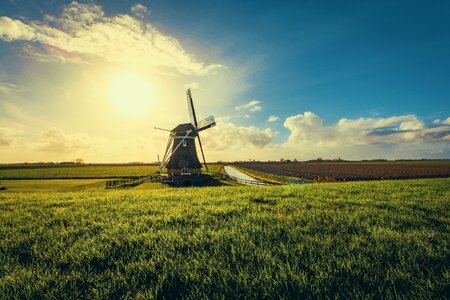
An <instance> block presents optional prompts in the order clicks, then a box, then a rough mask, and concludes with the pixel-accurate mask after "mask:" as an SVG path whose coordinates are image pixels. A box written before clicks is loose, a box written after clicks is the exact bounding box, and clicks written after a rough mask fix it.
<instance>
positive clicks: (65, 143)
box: [36, 128, 90, 153]
mask: <svg viewBox="0 0 450 300" xmlns="http://www.w3.org/2000/svg"><path fill="white" fill-rule="evenodd" d="M89 147H90V141H89V138H88V137H86V136H83V135H69V134H65V133H64V132H63V131H61V130H59V129H57V128H51V129H49V130H47V131H45V132H43V133H42V134H41V138H40V141H39V142H38V145H37V147H36V150H37V151H42V152H49V153H70V152H74V151H77V150H79V149H85V148H89Z"/></svg>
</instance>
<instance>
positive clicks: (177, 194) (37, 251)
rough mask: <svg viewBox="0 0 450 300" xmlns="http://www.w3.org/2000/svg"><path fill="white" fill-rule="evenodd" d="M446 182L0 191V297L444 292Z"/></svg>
mask: <svg viewBox="0 0 450 300" xmlns="http://www.w3.org/2000/svg"><path fill="white" fill-rule="evenodd" d="M449 242H450V179H431V180H407V181H383V182H353V183H339V184H311V185H301V186H298V185H296V186H294V185H292V186H272V187H262V188H261V187H218V188H188V189H166V190H153V191H145V190H143V191H136V190H133V191H102V192H99V191H85V192H67V193H45V192H41V193H9V194H8V193H0V295H2V298H14V297H17V298H82V297H89V298H105V297H111V298H119V297H126V298H155V297H156V298H164V297H165V298H174V297H181V296H183V297H187V298H201V297H202V296H208V297H214V296H216V297H217V298H224V297H226V298H244V297H245V298H261V297H269V298H280V297H285V298H286V297H289V298H294V297H295V298H302V297H306V298H309V297H314V298H323V297H326V296H329V297H333V298H334V297H340V298H355V297H357V298H361V297H369V298H370V297H375V298H384V297H387V298H394V297H395V298H405V299H411V298H416V299H417V298H446V297H448V296H449V295H448V291H449V289H450V286H449V282H450V270H449V261H450V248H449Z"/></svg>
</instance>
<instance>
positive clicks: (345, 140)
mask: <svg viewBox="0 0 450 300" xmlns="http://www.w3.org/2000/svg"><path fill="white" fill-rule="evenodd" d="M284 127H286V128H287V129H289V130H290V135H289V138H288V143H289V144H300V145H301V144H305V145H311V146H314V147H325V148H336V147H340V146H349V145H355V146H356V145H371V144H402V143H440V142H448V141H450V126H449V125H447V124H444V123H442V124H440V125H438V126H427V125H425V123H424V122H423V121H421V120H419V119H418V118H417V116H415V115H401V116H393V117H389V118H359V119H354V120H352V119H346V118H343V119H340V120H339V121H338V122H337V123H336V124H332V125H325V124H324V121H323V119H322V118H321V117H319V116H318V115H316V114H314V113H312V112H305V113H303V114H298V115H295V116H291V117H288V118H287V119H286V120H285V122H284Z"/></svg>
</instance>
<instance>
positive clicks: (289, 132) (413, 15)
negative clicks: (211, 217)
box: [0, 0, 450, 161]
mask: <svg viewBox="0 0 450 300" xmlns="http://www.w3.org/2000/svg"><path fill="white" fill-rule="evenodd" d="M383 2H384V3H383ZM70 5H73V3H72V4H71V2H70V1H21V0H15V1H3V2H2V4H1V5H0V16H5V17H8V18H9V19H10V20H20V22H22V24H25V26H27V25H29V26H31V27H33V26H34V28H35V30H36V31H39V30H42V28H38V29H36V28H37V27H36V26H38V25H33V22H41V23H45V22H47V23H46V24H47V25H49V24H50V23H48V21H46V16H52V17H55V18H56V17H58V16H60V17H61V18H62V12H63V11H64V9H65V8H67V7H69V6H70ZM83 5H95V6H96V7H99V8H101V11H102V13H103V14H104V16H105V17H112V16H117V15H129V16H133V18H137V19H139V20H140V22H143V24H151V26H153V27H154V28H157V30H158V31H159V32H160V33H161V34H162V35H164V36H166V37H170V38H172V39H176V40H177V42H178V43H179V44H180V45H181V47H182V49H183V51H185V52H186V53H187V54H188V55H189V56H190V57H194V58H195V61H196V62H199V63H202V64H204V66H205V67H204V70H203V71H201V70H200V69H195V70H194V69H192V68H191V69H189V70H188V71H186V70H187V69H186V70H185V71H182V72H181V73H183V74H182V75H180V74H178V75H177V76H178V78H182V80H181V79H180V80H179V82H177V83H178V84H180V85H181V86H182V87H181V86H180V92H178V93H181V96H180V98H182V96H183V88H184V87H185V86H188V85H189V84H193V83H195V85H196V86H199V88H198V89H197V90H194V97H195V95H196V94H197V95H198V96H199V97H200V99H202V100H199V102H200V104H202V105H203V107H205V109H206V110H208V112H210V113H214V114H215V115H216V116H218V117H220V118H222V119H223V122H222V127H220V126H219V125H220V124H219V125H218V128H216V129H214V130H216V134H213V133H207V134H206V136H205V139H206V140H207V142H206V144H207V145H208V142H209V145H210V148H211V149H213V150H211V152H212V156H213V158H214V159H222V158H224V159H227V158H229V159H246V158H248V156H250V155H255V154H254V153H255V151H256V152H257V153H258V155H256V156H259V157H258V158H259V159H263V158H264V157H267V159H274V158H277V157H279V156H282V155H285V156H287V157H299V158H312V157H311V156H312V155H315V154H318V155H321V156H328V157H330V156H335V157H337V156H341V157H344V158H350V159H360V158H376V157H387V158H403V157H411V158H420V157H438V158H445V157H447V158H448V157H449V154H450V149H449V140H450V138H449V133H450V131H449V130H448V128H447V126H448V125H450V119H447V118H448V117H450V104H449V103H450V96H449V95H450V84H449V83H450V72H449V70H450V54H449V53H450V34H449V32H450V4H449V3H448V2H447V1H432V2H430V3H425V2H419V1H378V2H375V1H339V2H337V1H290V2H286V3H283V4H279V3H275V2H273V1H259V2H258V3H257V4H255V3H254V2H253V1H214V2H212V1H167V0H164V1H163V0H152V1H125V0H123V1H95V2H93V1H89V2H86V1H79V2H78V3H77V8H79V7H80V6H83ZM136 5H139V7H141V8H142V7H143V8H145V9H144V10H142V11H141V14H140V15H138V14H137V12H136V11H137V10H132V9H131V8H132V7H137V6H136ZM90 7H91V8H92V6H90ZM103 21H104V20H103ZM98 22H102V20H100V19H99V21H98ZM5 24H10V23H5ZM5 24H4V25H5ZM58 24H59V23H58ZM61 24H62V23H61ZM0 25H1V23H0ZM66 25H67V24H66ZM91 25H92V24H91ZM5 26H6V25H5ZM39 26H41V27H42V26H43V25H42V24H40V25H39ZM49 26H54V28H58V29H60V30H63V29H64V28H63V29H61V28H62V27H61V26H63V25H60V24H59V25H54V24H50V25H49ZM55 26H56V27H55ZM58 26H60V27H58ZM0 30H1V26H0ZM5 30H6V29H5ZM9 30H11V29H9ZM64 30H65V29H64ZM5 32H6V31H5ZM39 32H40V36H44V37H43V38H42V41H43V42H44V44H45V45H47V44H48V45H50V46H49V49H53V50H52V53H51V55H53V56H55V52H56V53H57V54H58V53H59V54H58V55H63V56H64V55H69V54H68V53H70V55H72V56H73V55H77V53H78V54H80V56H82V58H81V59H82V60H84V59H86V57H88V59H90V60H89V61H90V63H91V64H92V56H93V55H94V54H95V53H94V54H93V53H92V52H89V53H82V51H81V50H79V49H81V48H80V47H78V48H77V47H74V46H73V45H72V46H70V47H69V46H68V47H64V46H61V43H60V41H55V40H54V39H53V40H52V37H49V38H48V39H46V38H45V34H43V33H42V32H43V31H39ZM0 33H1V31H0ZM9 34H10V36H9V38H8V37H7V36H6V35H4V38H3V41H2V40H0V63H1V64H2V66H3V67H2V77H3V81H4V82H5V83H13V84H15V85H17V86H19V87H20V88H21V89H23V91H22V92H21V95H19V96H20V98H22V101H23V103H25V102H26V99H25V100H24V99H23V98H26V97H25V96H24V95H28V97H31V95H33V96H35V97H36V100H35V101H42V104H43V105H45V107H48V109H49V110H52V109H53V107H54V106H55V105H54V103H53V102H51V101H50V100H49V99H50V98H52V97H55V99H56V98H57V95H56V94H55V95H53V94H52V95H48V93H49V92H48V91H47V90H48V88H49V86H51V84H49V82H45V80H44V79H40V80H39V82H40V83H37V82H38V80H32V79H30V77H33V76H36V73H37V71H36V70H40V71H39V72H41V73H42V72H44V73H47V72H48V73H49V74H48V76H49V77H48V78H52V76H55V77H56V78H57V79H55V80H54V81H53V82H56V81H58V82H59V83H60V84H61V85H64V79H66V80H67V81H69V80H70V82H72V83H74V82H76V81H77V80H79V78H80V77H79V73H80V72H83V70H81V69H83V68H85V67H83V66H82V65H83V64H79V63H78V62H73V61H69V62H68V60H67V57H66V60H65V61H64V63H61V62H46V64H45V65H42V63H36V62H34V61H33V60H32V58H30V55H24V51H23V49H24V47H25V48H26V47H28V48H26V49H28V50H26V51H25V52H26V53H27V54H29V53H30V51H31V52H33V51H34V52H37V51H38V50H36V49H35V48H32V47H34V46H32V45H27V44H30V43H31V44H32V43H36V42H35V40H36V35H34V36H33V37H30V38H28V37H27V38H24V37H17V36H15V37H14V38H11V33H9ZM49 41H50V42H49ZM114 42H115V43H117V45H120V43H121V41H120V40H117V41H114ZM52 43H53V44H52ZM55 49H56V50H55ZM61 49H62V50H64V52H62V51H60V50H61ZM83 49H84V48H83ZM77 51H78V52H77ZM80 51H81V52H80ZM61 53H63V54H61ZM35 54H36V53H35ZM149 55H150V54H149ZM39 57H41V56H39ZM146 59H147V58H146ZM98 61H100V58H99V59H98V60H96V63H97V62H98ZM98 63H99V64H100V62H98ZM127 63H128V61H127ZM77 64H78V65H77ZM104 65H105V64H103V63H102V67H104ZM119 65H120V66H121V67H123V66H124V63H123V62H122V61H119V62H118V61H117V60H116V61H114V62H112V63H111V62H109V63H108V66H106V67H105V68H108V70H109V69H114V70H115V71H114V72H116V73H120V71H118V70H119V69H120V68H118V67H117V66H119ZM213 65H217V66H218V65H220V66H222V67H221V68H218V69H217V71H214V73H213V72H211V73H208V74H206V71H205V70H206V68H207V66H213ZM166 67H167V64H165V65H164V70H166ZM133 68H135V66H134V65H133ZM152 68H155V69H156V68H159V70H158V72H160V69H161V66H156V67H155V66H152ZM97 69H98V68H97ZM123 69H124V70H127V71H128V70H130V69H132V67H130V66H129V65H127V66H126V67H123ZM133 70H134V69H133ZM139 72H141V74H149V73H146V72H151V71H150V70H144V71H142V70H140V71H139ZM152 74H153V73H152ZM200 74H201V75H200ZM143 76H147V77H146V78H150V77H151V75H143ZM152 76H153V75H152ZM183 76H184V77H183ZM99 77H101V76H100V75H99ZM151 78H156V77H151ZM105 80H106V79H105ZM158 80H159V81H158V82H163V81H164V80H165V79H164V80H163V79H161V78H158ZM166 81H167V80H166ZM153 82H154V81H153ZM167 82H168V81H167ZM182 82H184V83H185V84H184V85H182ZM160 85H164V83H160ZM167 85H169V83H167ZM170 85H172V82H171V83H170ZM161 90H162V89H161ZM44 91H45V92H44ZM16 92H17V91H16ZM69 93H70V92H69ZM86 93H87V92H86ZM16 94H17V93H16ZM44 94H46V96H44ZM50 94H51V93H50ZM159 95H162V96H164V97H162V98H165V96H168V94H164V93H163V92H160V94H159ZM1 96H2V95H1V94H0V97H1ZM19 96H17V97H19ZM3 97H4V98H3V102H4V103H6V101H10V100H7V99H11V97H12V96H11V93H10V94H8V95H5V93H4V95H3ZM86 97H92V95H91V94H90V95H86ZM38 98H42V99H43V100H39V99H38ZM44 98H45V99H44ZM216 99H218V100H217V101H216ZM1 101H2V98H0V103H1ZM171 101H172V100H171ZM252 101H253V102H252ZM155 102H156V103H158V99H156V100H155ZM17 103H18V102H17V101H16V106H17V107H18V108H19V109H20V108H22V107H21V105H23V106H24V107H25V106H26V105H25V104H17ZM175 103H176V102H175ZM181 103H183V102H182V101H181ZM251 103H253V105H249V106H245V105H246V104H251ZM9 104H11V103H8V105H9ZM183 105H184V103H183ZM255 107H256V109H255ZM54 109H55V110H54V111H55V112H57V111H58V110H57V108H54ZM208 112H205V114H207V113H208ZM307 112H311V113H312V114H306V113H307ZM27 113H30V111H27ZM60 113H62V111H61V112H60ZM177 114H178V112H177ZM179 114H180V116H182V112H181V111H180V112H179ZM270 116H273V118H272V122H268V118H269V117H270ZM37 117H38V118H41V119H46V120H47V119H52V118H53V117H51V116H47V115H45V112H41V113H39V114H38V116H37ZM277 117H278V119H277V120H275V119H276V118H277ZM119 118H120V117H119ZM395 118H397V119H395ZM12 119H13V117H11V116H8V115H7V114H6V113H3V119H0V122H3V124H2V123H0V127H3V128H5V130H6V129H8V130H9V131H5V132H9V133H4V134H3V135H4V136H5V138H4V139H8V140H9V141H10V142H9V144H13V142H11V140H14V143H15V144H17V143H20V141H21V140H22V142H25V140H26V139H25V137H26V138H27V139H29V140H30V142H29V144H31V143H33V142H31V140H32V139H33V137H34V139H35V140H34V143H36V145H37V146H35V147H40V146H39V145H41V148H42V143H44V144H45V143H47V142H48V143H50V142H52V141H48V140H45V141H39V138H41V139H42V136H43V135H45V133H46V132H47V131H49V130H58V132H59V134H60V135H62V136H64V137H65V138H66V139H68V140H70V137H72V138H73V136H76V135H80V136H84V135H86V136H88V135H92V136H93V138H94V137H95V136H96V135H101V136H106V134H105V133H104V132H100V131H98V132H95V134H93V132H90V131H89V128H82V129H83V130H81V132H77V130H78V129H79V128H77V127H76V126H66V124H63V123H62V122H63V121H62V120H58V118H55V119H54V121H53V122H50V123H51V124H50V123H49V124H43V125H42V128H40V129H39V130H40V131H38V130H37V129H36V130H35V132H33V131H31V132H29V130H27V129H26V128H25V127H24V128H19V127H20V124H19V125H18V124H17V123H20V122H13V121H14V120H12ZM62 119H64V118H62ZM154 119H155V120H156V117H154ZM175 119H176V118H175ZM123 120H124V121H125V119H123ZM144 120H147V122H148V120H149V118H147V119H143V120H142V124H143V123H144ZM129 122H131V123H133V122H137V121H136V119H133V120H132V121H129ZM160 122H163V120H161V121H160ZM160 122H156V123H158V124H159V123H160ZM376 122H378V123H376ZM148 123H150V122H148ZM375 123H376V124H377V125H374V124H375ZM447 123H448V124H447ZM136 124H137V123H133V124H132V125H133V126H134V125H136ZM380 124H381V125H380ZM2 125H3V126H2ZM151 125H153V124H151ZM45 126H47V127H48V128H47V129H46V128H44V127H45ZM167 126H170V125H169V124H168V125H167ZM308 126H309V127H308ZM354 127H358V128H359V131H358V132H356V131H353V130H354ZM11 130H16V131H15V132H16V134H15V135H13V134H12V133H11V132H13V131H11ZM46 130H47V131H46ZM212 130H213V129H211V132H212ZM269 130H270V131H269ZM219 131H220V132H221V133H223V135H222V136H221V140H222V141H223V140H228V139H230V141H231V140H232V137H234V136H236V137H237V138H238V139H240V142H239V143H237V144H238V145H239V149H240V150H242V157H239V155H237V154H236V151H235V150H236V149H237V148H236V149H229V148H227V147H226V146H225V145H222V144H221V143H220V141H215V140H214V136H216V135H217V132H219ZM19 132H20V134H19ZM391 133H393V134H391ZM20 135H23V138H20ZM374 136H377V138H376V139H374V138H373V137H374ZM382 137H387V138H386V139H383V138H382ZM0 138H1V136H0ZM136 138H137V137H136ZM149 138H150V139H151V138H152V137H149ZM94 139H95V138H94ZM155 139H157V138H155ZM16 140H17V141H16ZM60 142H61V141H60ZM103 142H104V143H109V142H111V143H114V142H113V141H112V140H108V139H107V140H105V141H103ZM5 144H6V142H5ZM86 144H89V142H86ZM45 145H47V144H45ZM47 146H49V145H47ZM72 146H73V145H72ZM350 146H354V147H353V148H352V149H350V148H349V147H350ZM118 147H119V146H118ZM142 147H143V149H145V150H143V151H142V152H136V155H135V157H133V158H135V159H133V160H144V161H148V159H146V157H145V155H147V154H145V153H149V152H155V151H156V152H157V151H158V150H157V148H158V147H159V144H154V145H152V146H151V145H146V146H142ZM4 148H5V147H4ZM9 148H10V149H9V150H8V149H7V150H5V149H3V151H6V152H7V151H11V149H12V147H9ZM47 148H48V149H51V148H52V147H50V146H49V147H47ZM63 148H64V147H63ZM68 148H70V146H68ZM68 148H67V147H65V148H64V150H65V151H66V150H67V152H66V153H65V154H64V155H66V156H67V157H69V156H70V155H72V156H74V155H83V156H86V157H88V158H89V157H91V156H90V155H89V152H88V151H87V150H86V151H87V152H79V153H77V152H70V149H68ZM81 148H82V147H81ZM86 148H92V146H89V147H86ZM119 148H120V147H119ZM31 149H32V147H31V148H30V151H31ZM44 149H46V147H44ZM305 149H310V150H305ZM6 152H5V153H6ZM41 152H42V154H41V156H36V157H35V158H34V157H33V158H30V159H44V158H47V156H45V154H44V152H45V151H41ZM97 152H98V151H97ZM119 152H120V151H118V153H119ZM120 153H121V154H120V155H118V156H111V158H110V160H119V161H122V159H123V160H125V161H126V160H127V159H126V158H122V157H123V156H124V154H122V153H123V152H120ZM230 153H233V154H230ZM393 153H394V154H393ZM66 156H58V157H61V159H62V158H63V157H64V158H65V157H66ZM9 157H10V158H9V160H15V159H18V158H15V156H13V155H9ZM25 159H26V156H25ZM92 159H93V160H101V159H100V158H98V157H95V156H92ZM130 160H132V159H130Z"/></svg>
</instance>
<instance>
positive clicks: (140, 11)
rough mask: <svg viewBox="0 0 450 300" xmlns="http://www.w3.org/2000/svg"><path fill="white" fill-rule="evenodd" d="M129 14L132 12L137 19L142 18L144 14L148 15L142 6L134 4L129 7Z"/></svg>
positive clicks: (146, 9)
mask: <svg viewBox="0 0 450 300" xmlns="http://www.w3.org/2000/svg"><path fill="white" fill-rule="evenodd" d="M131 12H133V13H134V14H135V15H136V16H138V17H139V18H142V17H144V16H145V15H146V14H148V8H147V7H145V6H144V5H142V4H136V5H134V6H132V7H131Z"/></svg>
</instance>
